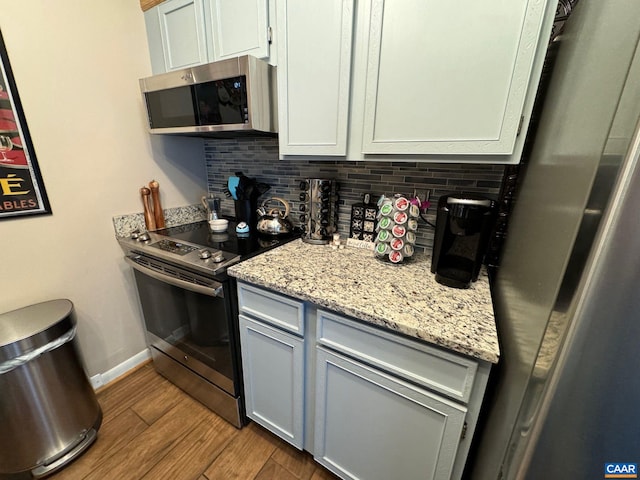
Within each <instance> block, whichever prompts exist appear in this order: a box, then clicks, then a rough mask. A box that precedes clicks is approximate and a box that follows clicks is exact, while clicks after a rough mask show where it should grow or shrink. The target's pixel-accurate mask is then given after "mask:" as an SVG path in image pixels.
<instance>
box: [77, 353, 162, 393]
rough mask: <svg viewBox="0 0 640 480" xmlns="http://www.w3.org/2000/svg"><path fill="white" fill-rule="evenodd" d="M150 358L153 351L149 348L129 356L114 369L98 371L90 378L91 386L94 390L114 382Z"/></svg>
mask: <svg viewBox="0 0 640 480" xmlns="http://www.w3.org/2000/svg"><path fill="white" fill-rule="evenodd" d="M149 358H151V352H149V349H148V348H145V349H144V350H142V351H141V352H139V353H136V354H135V355H134V356H133V357H131V358H128V359H127V360H125V361H124V362H122V363H121V364H119V365H116V366H115V367H113V368H112V369H110V370H107V371H106V372H104V373H98V374H97V375H94V376H93V377H91V378H90V379H89V380H90V381H91V386H92V387H93V389H94V390H96V389H98V388H101V387H103V386H105V385H107V384H108V383H110V382H113V381H114V380H115V379H116V378H118V377H121V376H122V375H124V374H125V373H127V372H128V371H129V370H131V369H133V368H136V367H137V366H138V365H140V364H141V363H144V362H146V361H147V360H148V359H149Z"/></svg>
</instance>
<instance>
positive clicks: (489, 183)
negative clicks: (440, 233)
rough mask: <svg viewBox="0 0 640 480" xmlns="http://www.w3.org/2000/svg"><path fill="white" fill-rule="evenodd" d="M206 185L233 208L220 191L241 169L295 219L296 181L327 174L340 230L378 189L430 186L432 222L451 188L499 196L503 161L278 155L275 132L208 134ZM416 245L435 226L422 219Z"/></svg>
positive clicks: (226, 210)
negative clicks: (336, 198) (335, 188)
mask: <svg viewBox="0 0 640 480" xmlns="http://www.w3.org/2000/svg"><path fill="white" fill-rule="evenodd" d="M204 150H205V161H206V166H207V185H208V190H209V192H211V193H214V194H216V195H219V196H220V197H221V198H222V202H221V203H222V206H221V208H222V213H223V214H227V215H233V214H234V204H233V199H231V198H228V197H226V196H225V194H224V190H225V188H226V184H227V178H228V177H229V176H230V175H233V174H234V173H235V172H242V173H244V174H245V175H246V176H248V177H251V178H255V179H256V180H257V181H260V182H264V183H266V184H268V185H271V190H269V191H268V192H267V193H266V194H264V195H263V196H262V197H261V198H260V199H259V200H258V205H259V204H260V203H261V202H262V200H264V199H265V198H269V197H282V198H284V199H286V200H287V201H289V202H290V204H291V209H292V212H293V213H292V214H291V215H290V219H291V221H292V222H293V223H294V224H296V225H297V224H298V223H299V222H298V207H299V204H300V200H299V198H298V195H299V193H300V190H299V184H300V181H301V180H304V179H306V178H331V179H334V180H337V182H338V184H339V186H340V192H339V193H340V208H339V224H338V228H339V232H340V234H341V235H343V236H345V237H346V236H348V235H349V219H350V216H351V205H352V204H354V203H357V202H361V201H362V197H363V195H364V194H365V193H371V198H372V201H375V200H377V198H378V197H379V196H380V195H382V194H386V195H392V194H394V193H402V194H405V195H413V193H414V191H415V192H416V193H417V194H418V195H419V196H420V197H421V198H424V195H425V191H426V190H431V198H430V202H431V208H430V209H429V211H428V212H427V215H426V218H427V219H428V220H429V221H430V222H432V223H435V212H436V210H435V208H436V205H437V202H438V198H439V197H440V195H443V194H446V193H451V192H462V191H464V192H475V193H481V194H486V195H487V196H489V197H491V198H497V196H498V193H499V191H500V184H501V182H502V176H503V171H504V167H503V166H501V165H476V164H449V163H447V164H439V163H416V162H379V161H359V162H354V161H346V160H342V159H340V160H332V159H328V160H297V159H296V160H289V159H287V160H279V158H278V139H277V138H239V139H207V140H205V144H204ZM417 233H418V239H417V246H418V247H423V248H425V249H430V248H431V246H432V245H433V228H431V227H430V226H428V225H427V224H426V223H424V222H422V221H421V222H420V226H419V228H418V232H417Z"/></svg>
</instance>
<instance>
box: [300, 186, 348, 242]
mask: <svg viewBox="0 0 640 480" xmlns="http://www.w3.org/2000/svg"><path fill="white" fill-rule="evenodd" d="M300 190H302V192H301V193H300V207H299V208H300V216H299V220H300V224H301V225H302V227H303V230H304V234H303V235H302V241H303V242H307V243H312V244H319V245H322V244H327V243H329V242H330V241H331V237H332V235H333V234H334V233H335V232H337V231H338V201H339V198H338V184H337V182H336V181H335V180H331V179H327V178H310V179H307V180H305V181H303V182H301V183H300Z"/></svg>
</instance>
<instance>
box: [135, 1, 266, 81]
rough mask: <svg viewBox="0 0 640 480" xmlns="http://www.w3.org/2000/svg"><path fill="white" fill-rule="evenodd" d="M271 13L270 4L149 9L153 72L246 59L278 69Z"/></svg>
mask: <svg viewBox="0 0 640 480" xmlns="http://www.w3.org/2000/svg"><path fill="white" fill-rule="evenodd" d="M270 8H271V9H275V5H272V6H270V5H269V2H268V0H167V1H165V2H162V3H161V4H159V5H157V6H156V7H154V8H152V9H150V10H147V11H146V12H145V13H144V17H145V24H146V28H147V40H148V43H149V54H150V57H151V68H152V71H153V73H154V74H158V73H165V72H169V71H172V70H179V69H181V68H187V67H191V66H194V65H201V64H203V63H208V62H213V61H216V60H222V59H225V58H230V57H238V56H240V55H246V54H249V55H253V56H255V57H258V58H264V59H268V60H269V61H270V63H272V64H274V61H275V58H270V55H269V53H270V42H271V26H270V24H269V17H270V15H269V9H270ZM271 17H273V18H275V13H274V14H273V15H271Z"/></svg>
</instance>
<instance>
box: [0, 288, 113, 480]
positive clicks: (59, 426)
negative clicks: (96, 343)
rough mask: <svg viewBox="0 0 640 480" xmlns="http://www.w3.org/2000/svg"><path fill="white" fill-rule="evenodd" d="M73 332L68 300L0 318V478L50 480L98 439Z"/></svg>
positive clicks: (97, 420) (96, 410) (95, 411)
mask: <svg viewBox="0 0 640 480" xmlns="http://www.w3.org/2000/svg"><path fill="white" fill-rule="evenodd" d="M75 332H76V319H75V314H74V311H73V304H72V303H71V302H70V301H69V300H64V299H62V300H51V301H48V302H43V303H39V304H36V305H31V306H28V307H25V308H21V309H18V310H14V311H11V312H7V313H4V314H0V479H4V478H22V477H24V478H30V477H34V478H40V477H43V476H46V475H49V474H50V473H53V472H54V471H57V470H59V469H60V468H62V467H63V466H64V465H66V464H67V463H68V462H70V461H71V460H73V459H74V458H75V457H77V456H78V455H79V454H80V453H82V452H83V451H84V450H85V449H86V448H88V447H89V446H90V445H91V444H92V443H93V441H94V440H95V439H96V435H97V431H98V429H99V428H100V424H101V422H102V410H101V409H100V405H99V404H98V401H97V399H96V395H95V393H94V391H93V388H92V387H91V384H90V383H89V380H88V379H87V376H86V374H85V372H84V369H83V367H82V364H81V362H80V357H79V355H78V350H77V346H76V341H75V339H74V338H75Z"/></svg>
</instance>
